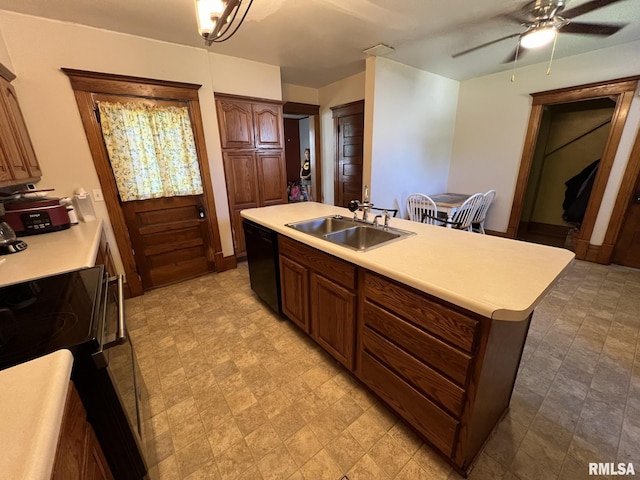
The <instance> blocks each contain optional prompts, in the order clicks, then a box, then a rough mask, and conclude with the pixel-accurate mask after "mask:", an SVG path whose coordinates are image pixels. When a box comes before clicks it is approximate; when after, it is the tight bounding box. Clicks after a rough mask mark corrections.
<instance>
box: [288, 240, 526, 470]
mask: <svg viewBox="0 0 640 480" xmlns="http://www.w3.org/2000/svg"><path fill="white" fill-rule="evenodd" d="M279 249H280V275H281V283H280V285H281V295H282V307H283V313H284V314H285V315H286V316H287V317H289V319H291V321H292V322H294V323H295V324H296V325H298V326H299V327H300V328H302V329H303V330H304V331H305V332H307V333H308V334H309V335H310V336H311V337H312V338H313V339H314V340H315V341H316V342H317V343H318V344H319V345H320V346H322V347H323V348H324V349H325V350H326V351H327V352H328V353H330V354H331V355H332V356H333V357H334V358H335V359H336V360H338V361H339V362H340V363H342V364H343V365H344V366H345V367H347V368H349V369H350V370H352V371H354V373H355V374H356V376H357V377H358V378H359V379H360V380H361V381H362V382H363V383H364V384H365V385H367V386H368V387H369V388H370V389H371V390H372V391H373V392H374V393H375V394H377V395H378V397H379V398H380V399H382V400H383V401H384V402H385V403H386V404H387V405H388V406H389V407H390V408H391V409H393V410H394V411H395V412H396V413H397V414H398V415H399V416H400V417H401V418H403V419H404V420H405V421H406V422H407V423H408V424H409V425H411V426H412V427H413V428H414V429H415V430H416V431H417V432H419V433H420V434H421V436H422V437H423V438H424V439H425V440H426V441H428V442H429V443H430V444H431V445H432V446H433V447H434V448H435V449H436V450H438V451H439V452H441V454H442V455H443V456H444V457H445V458H446V459H447V460H448V461H449V462H450V463H451V464H452V465H453V466H455V468H456V469H457V470H458V471H459V472H461V473H463V474H464V473H467V472H468V471H469V470H470V468H471V467H472V465H473V462H474V460H475V458H476V457H477V455H478V453H479V452H480V450H481V448H482V446H483V445H484V443H485V442H486V440H487V438H488V437H489V434H490V433H491V431H492V430H493V428H494V427H495V426H496V424H497V423H498V421H499V420H500V418H501V417H502V415H503V414H504V413H505V412H506V410H507V408H508V406H509V401H510V399H511V392H512V390H513V386H514V383H515V378H516V374H517V371H518V365H519V364H520V358H521V355H522V349H523V347H524V342H525V339H526V335H527V331H528V328H529V320H530V317H529V319H527V320H524V321H520V322H509V321H497V320H491V319H490V318H486V317H483V316H481V315H478V314H475V313H473V312H470V311H467V310H465V309H463V308H460V307H457V306H455V305H451V304H449V303H446V302H444V301H442V300H440V299H438V298H435V297H433V296H431V295H428V294H426V293H424V292H421V291H419V290H416V289H414V288H412V287H409V286H407V285H404V284H401V283H399V282H397V281H394V280H391V279H389V278H387V277H384V276H382V275H379V274H377V273H373V272H371V271H369V270H366V269H364V268H358V267H356V266H355V265H353V264H351V263H348V262H346V261H344V260H341V259H339V258H336V257H334V256H332V255H329V254H327V253H324V252H322V251H319V250H316V249H314V248H311V247H309V246H308V245H304V244H302V243H300V242H297V241H294V240H291V239H289V238H287V237H283V236H280V237H279Z"/></svg>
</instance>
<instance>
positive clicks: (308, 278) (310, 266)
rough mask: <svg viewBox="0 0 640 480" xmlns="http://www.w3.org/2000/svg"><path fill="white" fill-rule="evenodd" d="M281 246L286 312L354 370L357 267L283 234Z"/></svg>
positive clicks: (281, 280)
mask: <svg viewBox="0 0 640 480" xmlns="http://www.w3.org/2000/svg"><path fill="white" fill-rule="evenodd" d="M279 248H280V285H281V291H282V311H283V313H284V314H285V315H286V316H287V317H288V318H289V319H290V320H291V321H292V322H294V323H295V324H296V325H298V326H299V327H300V328H302V329H303V330H304V331H305V332H306V333H308V334H310V335H311V337H312V338H313V339H314V340H315V341H316V342H318V344H319V345H321V346H322V347H323V348H324V349H325V350H326V351H327V352H329V353H330V354H331V355H332V356H333V357H334V358H335V359H336V360H338V361H339V362H340V363H341V364H343V365H344V366H345V367H347V368H348V369H349V370H353V367H354V360H355V359H354V351H355V326H356V313H357V308H356V300H357V296H356V293H355V288H356V268H355V266H353V265H351V264H350V263H348V262H345V261H344V260H340V259H339V258H336V257H333V256H331V255H329V254H327V253H324V252H321V251H319V250H316V249H314V248H311V247H308V246H306V245H303V244H301V243H299V242H296V241H293V240H290V239H288V238H286V237H282V236H281V237H280V238H279Z"/></svg>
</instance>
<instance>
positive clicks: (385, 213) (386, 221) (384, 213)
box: [373, 210, 389, 230]
mask: <svg viewBox="0 0 640 480" xmlns="http://www.w3.org/2000/svg"><path fill="white" fill-rule="evenodd" d="M383 217H384V227H383V228H384V229H385V230H389V212H388V211H387V210H383V211H382V213H381V214H378V215H376V216H375V217H374V218H373V226H374V227H376V228H377V227H378V219H379V218H383Z"/></svg>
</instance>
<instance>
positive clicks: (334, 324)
mask: <svg viewBox="0 0 640 480" xmlns="http://www.w3.org/2000/svg"><path fill="white" fill-rule="evenodd" d="M355 312H356V295H355V294H354V293H353V292H350V291H349V290H347V289H346V288H343V287H341V286H340V285H338V284H337V283H334V282H332V281H331V280H329V279H328V278H325V277H323V276H321V275H318V274H316V273H313V274H311V335H312V336H313V338H314V339H315V340H316V341H317V342H318V343H319V344H320V346H321V347H323V348H324V349H325V350H327V351H328V352H329V353H330V354H331V355H333V357H334V358H335V359H336V360H338V361H339V362H340V363H342V364H343V365H344V366H345V367H347V368H348V369H350V370H352V369H353V360H354V345H355V338H354V332H355V321H356V320H355V317H356V315H355Z"/></svg>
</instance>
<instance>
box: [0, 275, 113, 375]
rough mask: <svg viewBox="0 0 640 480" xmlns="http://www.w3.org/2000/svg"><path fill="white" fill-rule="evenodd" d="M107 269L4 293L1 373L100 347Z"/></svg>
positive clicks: (0, 301)
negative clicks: (36, 360) (67, 351)
mask: <svg viewBox="0 0 640 480" xmlns="http://www.w3.org/2000/svg"><path fill="white" fill-rule="evenodd" d="M102 275H103V268H102V267H93V268H88V269H83V270H76V271H73V272H68V273H63V274H60V275H55V276H51V277H46V278H42V279H38V280H32V281H29V282H24V283H20V284H16V285H10V286H8V287H3V288H0V369H4V368H8V367H10V366H13V365H16V364H18V363H22V362H25V361H28V360H31V359H33V358H36V357H39V356H41V355H45V354H47V353H50V352H53V351H55V350H59V349H61V348H68V349H70V350H72V351H73V350H74V349H77V348H95V349H96V350H97V347H98V345H99V343H98V340H97V335H96V333H97V331H98V329H99V325H98V324H99V323H100V322H99V320H98V319H99V317H100V316H99V315H97V314H96V311H95V310H96V309H97V308H98V306H99V304H100V292H101V290H102V288H101V286H102Z"/></svg>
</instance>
